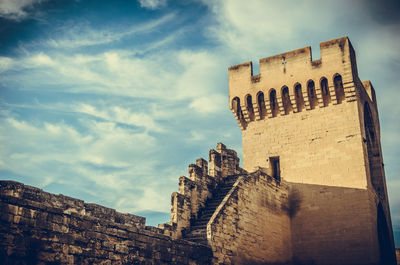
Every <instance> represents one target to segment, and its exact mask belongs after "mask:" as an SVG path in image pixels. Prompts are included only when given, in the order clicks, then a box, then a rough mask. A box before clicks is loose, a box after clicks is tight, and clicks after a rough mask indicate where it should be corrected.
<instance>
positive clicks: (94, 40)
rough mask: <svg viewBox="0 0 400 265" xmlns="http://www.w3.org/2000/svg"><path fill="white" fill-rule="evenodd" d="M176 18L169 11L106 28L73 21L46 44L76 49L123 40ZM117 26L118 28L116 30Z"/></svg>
mask: <svg viewBox="0 0 400 265" xmlns="http://www.w3.org/2000/svg"><path fill="white" fill-rule="evenodd" d="M174 18H175V14H174V13H169V14H167V15H164V16H162V17H160V18H157V19H154V20H151V21H147V22H144V23H139V24H137V23H135V24H131V25H122V26H121V25H111V26H109V27H107V26H105V27H104V28H100V29H99V28H98V27H93V26H91V25H89V24H88V23H87V22H80V23H76V22H71V23H72V25H66V26H63V27H61V28H59V29H58V31H56V32H55V33H54V35H55V37H53V38H51V39H48V40H47V41H46V42H45V44H46V45H47V46H49V47H53V48H63V49H76V48H81V47H86V46H93V45H102V44H108V43H113V42H117V41H121V40H122V39H124V38H126V37H131V36H134V35H137V34H143V33H146V34H148V33H149V32H151V31H153V30H156V29H157V28H158V27H160V26H162V25H164V24H166V23H168V22H170V21H171V20H173V19H174ZM115 28H118V30H116V29H115Z"/></svg>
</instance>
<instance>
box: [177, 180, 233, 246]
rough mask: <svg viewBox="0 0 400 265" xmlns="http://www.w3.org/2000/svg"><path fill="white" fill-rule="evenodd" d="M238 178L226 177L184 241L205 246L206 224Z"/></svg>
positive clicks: (192, 225)
mask: <svg viewBox="0 0 400 265" xmlns="http://www.w3.org/2000/svg"><path fill="white" fill-rule="evenodd" d="M239 176H240V175H232V176H228V177H226V178H225V179H224V180H223V182H221V183H220V184H219V185H218V187H217V188H216V189H215V190H214V192H213V196H212V197H211V198H209V199H208V200H207V201H206V205H205V207H204V208H203V209H201V210H200V212H199V217H198V218H197V220H195V221H194V222H193V223H192V224H191V226H190V231H189V232H188V233H187V234H186V235H184V237H183V238H184V239H186V240H188V241H192V242H197V243H202V244H205V245H207V223H208V221H209V220H210V218H211V216H212V215H213V214H214V212H215V210H216V209H217V207H218V206H219V205H220V204H221V202H222V200H223V199H224V198H225V196H226V195H227V194H228V192H229V191H230V190H231V189H232V186H233V184H234V183H235V182H236V180H237V179H238V177H239Z"/></svg>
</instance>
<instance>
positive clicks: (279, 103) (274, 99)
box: [231, 73, 346, 128]
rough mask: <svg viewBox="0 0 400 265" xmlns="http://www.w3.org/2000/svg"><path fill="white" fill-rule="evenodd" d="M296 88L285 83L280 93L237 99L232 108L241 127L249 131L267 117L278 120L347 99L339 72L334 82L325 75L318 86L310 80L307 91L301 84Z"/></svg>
mask: <svg viewBox="0 0 400 265" xmlns="http://www.w3.org/2000/svg"><path fill="white" fill-rule="evenodd" d="M292 88H293V90H291V89H290V88H289V86H288V85H286V84H285V85H283V86H282V87H281V89H280V90H278V91H277V90H275V89H274V88H269V89H266V90H264V91H257V92H256V93H254V94H251V93H249V94H246V95H245V96H244V98H243V99H240V98H239V97H234V98H233V99H232V105H231V109H232V112H233V113H234V115H235V117H236V119H237V120H238V122H239V123H240V126H241V128H246V126H247V124H248V123H249V122H252V121H255V120H263V119H265V117H267V116H268V118H274V117H277V116H278V115H279V116H284V115H289V114H292V113H298V112H302V111H305V110H314V109H317V108H323V107H327V106H329V105H331V104H332V100H334V104H335V105H336V104H341V103H343V102H344V101H345V100H346V94H345V90H344V86H343V80H342V76H341V75H340V74H339V73H336V74H334V75H333V76H332V80H331V81H328V78H326V77H325V76H322V77H321V78H320V80H319V82H318V83H316V82H315V81H314V80H313V79H309V80H308V81H307V83H306V84H305V86H304V88H303V85H302V84H301V83H300V82H296V83H295V84H294V85H293V87H292ZM331 91H332V92H331ZM265 92H267V93H266V96H265ZM253 98H254V99H255V101H254V102H253ZM240 100H243V102H244V105H241V104H240Z"/></svg>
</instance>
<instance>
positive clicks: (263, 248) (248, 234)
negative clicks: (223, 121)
mask: <svg viewBox="0 0 400 265" xmlns="http://www.w3.org/2000/svg"><path fill="white" fill-rule="evenodd" d="M289 208H290V205H289V200H288V187H287V185H286V184H284V183H279V182H277V181H276V180H275V179H273V178H271V177H270V176H268V175H267V174H265V173H263V172H261V171H257V172H255V173H251V174H248V175H242V176H241V177H239V178H238V180H237V181H236V183H235V184H234V185H233V188H232V190H231V191H230V193H228V195H227V196H226V198H225V199H224V201H223V202H222V203H221V205H220V206H219V207H218V208H217V210H216V211H215V213H214V215H213V216H212V217H211V219H210V221H209V223H208V225H207V238H208V241H209V244H210V246H211V247H212V249H213V253H214V263H215V264H289V263H290V261H291V258H292V247H291V231H290V229H291V228H290V209H289Z"/></svg>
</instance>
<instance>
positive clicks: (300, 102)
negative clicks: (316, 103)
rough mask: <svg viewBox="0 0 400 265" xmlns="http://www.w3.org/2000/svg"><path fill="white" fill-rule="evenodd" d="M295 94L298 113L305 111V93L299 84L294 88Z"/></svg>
mask: <svg viewBox="0 0 400 265" xmlns="http://www.w3.org/2000/svg"><path fill="white" fill-rule="evenodd" d="M294 93H295V95H296V106H297V112H301V111H302V110H303V109H304V107H305V106H304V98H303V92H302V90H301V85H300V84H297V85H296V86H295V87H294Z"/></svg>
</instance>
